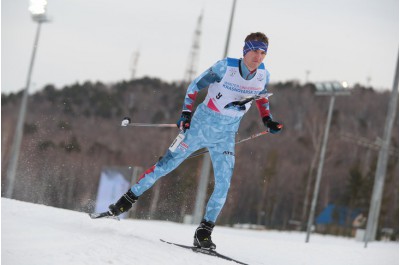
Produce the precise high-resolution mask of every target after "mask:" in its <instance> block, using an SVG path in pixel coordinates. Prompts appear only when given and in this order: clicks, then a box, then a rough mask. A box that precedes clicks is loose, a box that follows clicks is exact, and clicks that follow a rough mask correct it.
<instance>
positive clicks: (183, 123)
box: [176, 111, 192, 132]
mask: <svg viewBox="0 0 400 265" xmlns="http://www.w3.org/2000/svg"><path fill="white" fill-rule="evenodd" d="M191 120H192V113H191V112H189V111H183V112H182V115H181V117H180V119H179V120H178V121H177V122H176V126H178V128H179V129H180V130H182V131H184V132H185V131H186V130H187V129H189V128H190V121H191Z"/></svg>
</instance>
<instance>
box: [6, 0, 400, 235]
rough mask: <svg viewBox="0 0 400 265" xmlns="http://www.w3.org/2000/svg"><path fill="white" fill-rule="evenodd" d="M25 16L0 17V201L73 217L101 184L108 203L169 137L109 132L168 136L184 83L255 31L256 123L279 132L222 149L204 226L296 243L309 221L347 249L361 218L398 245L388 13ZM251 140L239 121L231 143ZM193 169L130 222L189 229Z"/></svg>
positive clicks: (163, 187) (332, 7) (89, 5)
mask: <svg viewBox="0 0 400 265" xmlns="http://www.w3.org/2000/svg"><path fill="white" fill-rule="evenodd" d="M31 2H35V1H12V0H2V6H1V14H2V16H1V21H2V25H1V29H2V30H1V36H2V40H1V44H2V45H1V52H2V67H1V89H2V97H1V104H2V107H1V113H2V116H1V118H2V119H1V135H2V137H1V141H2V142H1V146H2V151H1V156H2V160H1V162H2V182H1V187H2V196H6V197H11V198H15V199H19V200H24V201H30V202H35V203H41V204H46V205H51V206H56V207H61V208H67V209H73V210H79V211H86V212H90V211H93V210H95V209H96V204H98V203H99V197H100V196H99V191H100V190H102V189H103V188H104V186H102V183H103V184H104V183H108V184H107V186H108V185H109V186H110V189H111V188H112V190H113V191H114V193H115V194H109V195H107V196H111V197H112V196H114V197H115V196H116V197H119V196H120V195H121V194H122V193H123V192H125V191H126V190H124V189H123V188H125V187H128V186H130V182H131V181H132V178H134V177H135V176H136V175H137V174H141V173H142V172H141V171H142V170H145V169H147V168H149V167H151V166H152V165H153V164H154V163H155V162H156V161H157V160H158V158H159V157H160V156H162V155H163V154H164V152H165V151H166V149H167V148H168V146H169V145H170V143H171V142H172V140H173V139H174V138H175V137H176V135H177V133H178V130H177V129H174V128H138V127H127V128H123V127H120V122H121V119H122V118H123V117H124V116H130V117H131V118H132V122H144V123H174V122H176V120H177V119H178V118H179V116H180V111H181V107H182V104H183V99H184V95H185V92H186V88H187V84H188V82H190V81H191V80H192V79H193V78H195V77H196V76H197V75H199V74H200V73H201V72H203V71H204V70H206V69H207V68H208V67H210V66H211V65H212V64H213V63H215V62H216V61H218V60H220V59H222V58H223V57H224V56H226V55H227V56H230V57H236V58H240V57H241V55H242V47H243V40H244V38H245V37H246V36H247V35H248V34H249V33H251V32H255V31H261V32H264V33H266V35H267V36H268V37H269V38H270V46H269V50H268V54H267V57H266V59H265V64H266V67H267V69H268V70H269V71H270V72H271V83H270V86H269V90H270V92H272V93H274V95H273V96H272V97H271V98H270V104H271V111H272V114H273V116H274V118H275V119H276V120H278V121H281V122H282V123H283V124H284V126H285V127H284V130H283V132H282V133H281V134H279V135H265V136H262V137H258V138H256V139H254V140H251V141H247V142H246V143H243V144H240V145H238V146H237V149H236V167H235V171H234V175H233V179H232V185H231V189H230V193H229V198H228V200H227V202H226V204H225V207H224V209H223V211H222V213H221V215H220V217H219V219H218V224H221V225H237V224H250V227H256V228H262V229H280V230H303V231H305V230H307V229H310V227H307V222H308V219H309V218H310V216H311V219H312V224H313V229H314V230H315V231H317V232H320V233H330V234H335V235H345V236H356V230H357V229H365V228H366V225H367V219H368V218H367V217H368V216H369V214H371V210H372V211H374V212H377V213H378V214H377V216H376V219H377V220H376V222H374V223H372V224H371V226H372V227H373V226H374V225H375V226H377V227H376V229H375V230H376V238H378V239H382V238H385V239H392V240H398V223H399V218H398V217H399V200H398V198H399V178H398V176H399V174H398V173H399V168H398V161H399V158H398V140H399V138H398V135H399V133H398V106H397V97H398V94H397V87H398V75H397V77H396V74H398V67H397V69H396V62H397V64H398V43H399V42H398V40H399V30H398V25H399V23H398V22H399V19H398V18H399V15H398V14H399V12H398V11H399V6H398V1H393V0H384V1H381V0H380V1H378V0H369V1H359V0H351V1H344V0H338V1H335V2H332V1H317V0H305V1H290V0H284V1H257V0H255V1H252V2H251V4H250V3H249V2H248V1H247V2H246V1H241V0H238V1H236V0H219V1H211V0H209V1H208V0H204V1H183V0H172V1H167V2H166V1H127V0H116V1H112V2H111V1H106V0H97V1H78V0H71V1H57V0H53V1H48V3H47V2H46V1H44V0H38V1H36V2H39V4H47V5H45V6H46V8H45V13H40V12H39V13H33V16H32V8H31V12H30V11H29V10H28V7H30V6H31V7H32V5H31V4H32V3H31ZM32 18H33V20H32ZM396 78H397V83H396ZM336 80H337V81H346V82H347V83H346V87H345V88H344V89H345V90H346V92H348V93H349V94H347V95H346V96H339V95H338V96H335V103H334V105H333V104H331V102H332V98H333V97H334V94H335V93H333V92H332V91H331V92H332V93H331V92H329V91H328V92H329V93H327V94H325V96H321V95H320V94H319V93H318V84H328V83H330V82H331V81H336ZM327 81H329V82H327ZM204 92H205V91H203V93H202V94H201V95H200V96H199V98H198V100H197V103H199V102H201V98H202V97H203V96H204ZM24 98H25V99H24ZM22 106H25V110H24V109H23V107H22ZM21 110H22V111H21ZM22 112H25V113H26V116H24V115H22V117H21V113H22ZM329 113H330V114H331V115H328V114H329ZM328 118H329V119H328ZM327 121H329V123H328V122H327ZM390 123H391V125H390ZM328 124H329V126H330V128H329V130H328V132H329V136H328V135H327V134H326V132H325V131H326V128H327V125H328ZM262 130H263V125H262V122H261V120H260V118H259V114H258V112H257V110H256V108H255V107H253V108H252V109H251V110H250V111H249V113H248V114H247V115H246V116H245V118H244V119H243V121H242V124H241V128H240V130H239V133H238V137H237V139H238V140H240V139H243V138H246V137H248V136H250V135H252V134H255V133H258V132H260V131H262ZM18 138H20V143H19V144H18V143H17V144H15V142H16V139H18ZM324 139H326V140H327V141H326V142H324ZM13 146H17V147H18V148H15V147H14V150H17V149H18V150H19V153H18V152H17V153H18V155H17V156H15V151H13ZM323 146H324V147H325V148H322V147H323ZM383 147H385V148H383ZM322 149H325V151H323V152H322V151H321V150H322ZM321 154H324V159H323V160H321ZM15 157H17V159H15ZM13 159H14V161H15V162H12V161H13ZM379 161H381V162H379ZM13 163H15V164H16V167H15V170H14V172H12V170H11V173H12V175H13V177H10V168H12V164H13ZM203 163H204V160H203V157H201V156H200V157H197V158H193V159H189V160H187V161H185V162H184V163H183V164H182V165H181V166H180V167H179V168H178V169H177V170H175V171H173V172H172V173H170V174H169V175H168V176H167V177H165V178H162V179H161V180H160V181H159V182H158V183H157V184H156V185H155V186H154V187H153V188H152V189H151V190H149V191H147V192H146V193H145V194H144V195H143V196H142V198H141V200H140V203H138V204H137V205H136V206H135V209H134V211H132V214H131V217H134V218H143V219H147V218H151V219H160V220H172V221H177V222H184V221H188V220H190V219H191V217H193V216H194V215H195V214H196V213H195V212H194V211H195V204H196V192H197V186H198V183H199V182H200V175H202V174H201V171H202V168H203ZM320 163H322V165H323V170H318V168H319V165H320ZM379 165H381V166H379ZM380 167H381V168H384V172H383V171H382V169H379V168H380ZM110 172H111V173H110ZM113 172H114V173H113ZM382 172H383V173H384V174H383V175H382V174H381V175H382V176H379V177H376V176H377V175H379V173H382ZM209 173H210V177H209V179H208V180H207V183H208V188H207V191H206V192H207V195H209V194H210V193H211V192H212V187H213V177H212V170H209ZM318 178H320V183H319V181H317V180H318ZM110 179H111V180H110ZM105 180H109V182H104V181H105ZM380 182H381V183H382V185H383V186H382V187H381V189H379V185H378V188H375V189H376V190H375V191H374V186H377V184H376V183H378V184H379V183H380ZM10 183H13V184H12V185H11V187H10ZM112 183H119V184H115V186H113V185H114V184H112ZM101 187H103V188H101ZM121 187H123V188H121ZM316 187H317V188H318V190H317V192H315V191H314V190H315V188H316ZM316 193H317V194H319V196H318V197H315V194H316ZM373 194H375V195H374V196H377V198H378V199H379V206H378V205H375V204H373V203H371V198H372V196H373ZM107 198H109V197H107ZM314 198H315V205H314V207H313V205H312V204H313V203H312V202H313V200H314ZM109 202H110V203H111V202H113V201H111V199H109ZM371 205H372V206H371ZM313 211H315V213H312V212H313ZM310 212H311V213H310ZM372 217H373V216H372ZM374 218H375V217H374ZM369 219H373V218H369ZM374 234H375V233H374ZM373 238H375V236H373Z"/></svg>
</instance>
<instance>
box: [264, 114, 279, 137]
mask: <svg viewBox="0 0 400 265" xmlns="http://www.w3.org/2000/svg"><path fill="white" fill-rule="evenodd" d="M262 120H263V123H264V125H265V127H267V128H268V129H269V132H270V133H272V134H275V133H278V132H280V131H281V129H282V127H283V125H282V124H280V123H279V122H276V121H273V120H272V119H271V117H270V116H265V117H263V118H262Z"/></svg>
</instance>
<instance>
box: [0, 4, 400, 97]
mask: <svg viewBox="0 0 400 265" xmlns="http://www.w3.org/2000/svg"><path fill="white" fill-rule="evenodd" d="M232 4H233V0H191V1H188V0H168V1H165V0H153V1H137V0H85V1H82V0H68V1H65V0H48V6H47V14H48V16H49V17H50V19H51V22H49V23H45V24H43V25H42V30H41V35H40V39H39V46H38V50H37V55H36V61H35V64H34V69H33V73H32V82H31V87H30V91H31V92H35V91H38V90H40V89H42V88H43V87H44V86H45V85H47V84H53V85H55V86H56V87H57V88H62V87H64V86H66V85H71V84H74V83H76V82H79V83H83V82H85V81H91V82H96V81H100V82H103V83H107V84H108V83H115V82H120V81H122V80H130V78H131V74H132V62H133V58H134V54H136V53H139V57H138V61H137V65H136V77H137V78H141V77H144V76H149V77H154V78H160V79H162V80H164V81H167V82H172V81H180V80H182V79H183V78H184V76H185V72H186V69H187V68H188V65H189V58H190V57H189V54H190V51H191V46H192V45H193V39H194V31H195V28H196V24H197V20H198V17H199V16H200V14H201V12H203V21H202V22H203V23H202V25H201V38H200V42H199V45H200V50H199V60H198V64H197V69H198V72H197V74H200V73H201V72H203V71H204V70H206V69H207V68H208V67H210V66H211V65H212V64H214V63H215V62H217V61H218V60H220V59H222V58H223V56H224V49H225V43H226V39H227V32H228V25H229V19H230V14H231V9H232ZM28 6H29V1H28V0H2V1H1V92H2V93H10V92H17V91H20V90H21V89H23V88H24V87H25V84H26V80H27V75H28V66H29V62H30V58H31V53H32V48H33V42H34V36H35V33H36V28H37V23H35V22H33V21H32V19H31V17H30V14H29V11H28ZM256 31H261V32H264V33H265V34H266V35H267V36H268V37H269V39H270V45H269V50H268V54H267V57H266V59H265V60H264V63H265V64H266V67H267V69H268V70H269V71H270V73H271V79H270V80H271V82H272V83H276V82H285V81H288V80H298V81H300V82H302V83H304V82H306V81H310V82H320V81H347V82H348V83H349V85H350V86H352V85H354V84H355V83H359V84H362V85H367V86H372V87H374V88H375V89H377V90H384V89H391V88H392V85H393V79H394V72H395V66H396V60H397V56H398V49H399V2H398V0H335V1H331V0H252V1H244V0H237V4H236V10H235V17H234V21H233V27H232V34H231V39H230V42H229V51H228V54H227V55H228V56H229V57H236V58H240V57H241V56H242V47H243V44H244V42H243V41H244V38H245V37H246V36H247V35H248V34H249V33H251V32H256Z"/></svg>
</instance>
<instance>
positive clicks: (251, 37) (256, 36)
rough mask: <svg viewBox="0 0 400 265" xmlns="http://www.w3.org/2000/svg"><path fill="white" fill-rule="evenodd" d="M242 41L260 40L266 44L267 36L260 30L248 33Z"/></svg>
mask: <svg viewBox="0 0 400 265" xmlns="http://www.w3.org/2000/svg"><path fill="white" fill-rule="evenodd" d="M244 41H245V42H246V41H262V42H264V43H265V44H267V45H268V37H267V36H266V35H265V34H264V33H261V32H254V33H250V34H249V35H247V37H246V39H244Z"/></svg>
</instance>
